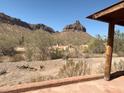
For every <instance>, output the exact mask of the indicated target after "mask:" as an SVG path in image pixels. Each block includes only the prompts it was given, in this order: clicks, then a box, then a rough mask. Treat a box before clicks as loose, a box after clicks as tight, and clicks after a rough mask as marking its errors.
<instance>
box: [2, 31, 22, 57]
mask: <svg viewBox="0 0 124 93" xmlns="http://www.w3.org/2000/svg"><path fill="white" fill-rule="evenodd" d="M19 38H20V36H18V34H17V33H10V32H7V33H3V34H0V55H3V56H4V55H8V56H13V55H15V51H14V48H15V47H16V46H18V45H19Z"/></svg>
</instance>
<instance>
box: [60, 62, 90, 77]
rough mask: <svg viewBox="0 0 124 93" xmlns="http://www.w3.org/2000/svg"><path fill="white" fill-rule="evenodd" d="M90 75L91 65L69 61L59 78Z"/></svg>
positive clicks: (61, 70)
mask: <svg viewBox="0 0 124 93" xmlns="http://www.w3.org/2000/svg"><path fill="white" fill-rule="evenodd" d="M86 74H90V65H89V64H88V63H86V62H85V61H79V62H77V63H76V62H74V61H73V60H68V61H67V62H66V64H65V65H64V66H63V67H62V68H61V69H60V71H59V73H58V76H59V77H60V78H61V77H62V78H63V77H64V78H66V77H72V76H80V75H86Z"/></svg>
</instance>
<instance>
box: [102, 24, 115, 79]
mask: <svg viewBox="0 0 124 93" xmlns="http://www.w3.org/2000/svg"><path fill="white" fill-rule="evenodd" d="M114 27H115V24H114V23H109V31H108V42H107V47H106V62H105V72H104V75H105V76H104V79H105V80H107V81H108V80H110V73H111V63H112V53H113V42H114Z"/></svg>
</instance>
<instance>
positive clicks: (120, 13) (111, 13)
mask: <svg viewBox="0 0 124 93" xmlns="http://www.w3.org/2000/svg"><path fill="white" fill-rule="evenodd" d="M87 18H89V19H94V20H99V21H103V22H107V23H111V22H112V23H114V24H117V25H121V26H124V0H122V1H121V2H119V3H116V4H114V5H112V6H110V7H108V8H105V9H103V10H101V11H99V12H96V13H94V14H92V15H90V16H88V17H87Z"/></svg>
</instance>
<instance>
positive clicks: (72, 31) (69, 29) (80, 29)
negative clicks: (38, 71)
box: [54, 21, 93, 45]
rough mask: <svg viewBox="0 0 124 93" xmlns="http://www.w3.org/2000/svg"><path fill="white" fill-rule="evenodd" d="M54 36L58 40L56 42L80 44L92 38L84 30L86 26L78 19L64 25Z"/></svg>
mask: <svg viewBox="0 0 124 93" xmlns="http://www.w3.org/2000/svg"><path fill="white" fill-rule="evenodd" d="M54 37H55V38H56V39H57V40H59V41H57V42H58V44H64V45H68V44H73V45H81V44H85V43H87V42H88V41H89V40H91V39H93V37H92V36H91V35H89V34H88V33H87V32H86V28H85V27H84V26H83V25H82V24H81V23H80V21H76V22H75V23H73V24H70V25H67V26H65V27H64V29H63V31H62V32H59V33H55V34H54Z"/></svg>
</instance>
